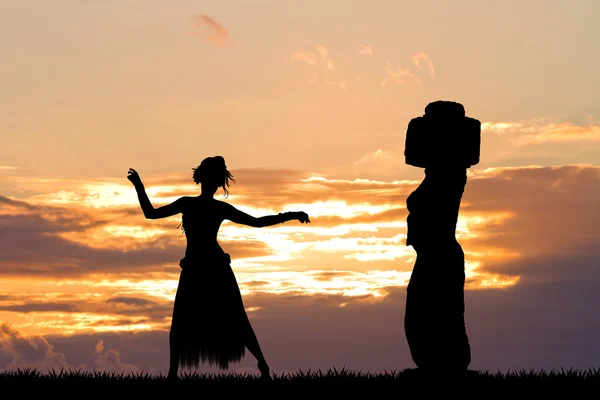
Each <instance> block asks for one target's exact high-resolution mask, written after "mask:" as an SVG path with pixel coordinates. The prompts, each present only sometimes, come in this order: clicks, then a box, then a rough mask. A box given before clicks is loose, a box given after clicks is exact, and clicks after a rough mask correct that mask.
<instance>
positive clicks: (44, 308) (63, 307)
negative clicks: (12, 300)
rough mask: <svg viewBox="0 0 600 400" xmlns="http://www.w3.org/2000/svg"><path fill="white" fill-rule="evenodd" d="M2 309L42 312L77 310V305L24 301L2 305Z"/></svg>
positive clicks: (0, 307) (20, 311)
mask: <svg viewBox="0 0 600 400" xmlns="http://www.w3.org/2000/svg"><path fill="white" fill-rule="evenodd" d="M0 311H12V312H19V313H31V312H35V313H40V312H74V311H77V307H76V306H74V305H72V304H67V303H54V302H48V303H41V302H33V303H24V304H14V305H0Z"/></svg>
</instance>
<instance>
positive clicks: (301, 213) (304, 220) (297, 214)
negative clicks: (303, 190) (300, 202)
mask: <svg viewBox="0 0 600 400" xmlns="http://www.w3.org/2000/svg"><path fill="white" fill-rule="evenodd" d="M294 217H295V218H294V219H297V220H298V221H300V222H302V223H303V224H304V223H307V224H308V223H310V219H309V218H308V214H307V213H305V212H304V211H298V212H295V213H294Z"/></svg>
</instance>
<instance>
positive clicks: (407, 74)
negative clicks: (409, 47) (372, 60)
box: [381, 62, 421, 86]
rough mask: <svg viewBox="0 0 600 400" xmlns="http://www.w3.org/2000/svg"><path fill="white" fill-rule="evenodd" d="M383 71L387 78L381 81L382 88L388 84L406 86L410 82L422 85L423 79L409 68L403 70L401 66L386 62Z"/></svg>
mask: <svg viewBox="0 0 600 400" xmlns="http://www.w3.org/2000/svg"><path fill="white" fill-rule="evenodd" d="M383 70H384V72H385V77H384V78H383V80H382V81H381V86H385V85H386V84H387V83H388V82H392V83H395V84H397V85H404V84H406V83H408V82H415V83H421V79H420V78H419V77H418V76H416V75H415V74H413V73H412V72H411V71H410V69H408V68H402V67H400V66H399V65H396V64H392V63H390V62H386V63H385V67H384V69H383Z"/></svg>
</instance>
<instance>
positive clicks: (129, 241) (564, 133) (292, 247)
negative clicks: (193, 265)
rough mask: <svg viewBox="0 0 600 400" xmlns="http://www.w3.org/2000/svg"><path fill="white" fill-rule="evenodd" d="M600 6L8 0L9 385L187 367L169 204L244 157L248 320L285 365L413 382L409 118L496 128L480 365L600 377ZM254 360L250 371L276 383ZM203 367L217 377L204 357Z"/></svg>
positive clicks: (1, 66) (1, 327)
mask: <svg viewBox="0 0 600 400" xmlns="http://www.w3.org/2000/svg"><path fill="white" fill-rule="evenodd" d="M599 13H600V3H598V2H597V1H593V0H589V1H586V0H571V1H558V0H557V1H551V0H547V1H541V0H539V1H538V0H528V1H512V0H511V1H502V2H500V1H493V0H480V1H475V0H471V1H464V0H463V1H460V0H453V1H450V0H448V1H445V0H438V1H432V0H429V1H414V0H411V1H399V0H375V1H343V0H321V1H313V0H302V1H296V0H294V1H291V0H290V1H281V0H269V1H266V0H256V1H242V0H238V1H233V0H228V1H224V0H221V1H212V2H209V1H188V0H179V1H177V2H164V1H158V0H144V1H142V0H137V1H133V0H120V1H97V2H83V1H76V0H61V1H57V2H43V1H29V0H7V1H3V2H2V4H0V55H1V60H2V61H1V62H0V139H1V145H0V370H6V369H14V368H17V367H27V366H29V367H38V368H41V369H49V368H52V367H54V368H61V367H65V368H85V369H90V370H92V369H105V370H117V371H125V372H128V371H146V372H162V373H166V372H167V369H168V329H169V326H170V316H171V312H172V304H173V298H174V294H175V290H176V288H177V279H178V276H179V272H180V268H179V266H178V263H179V260H180V259H181V258H182V257H183V252H184V250H185V237H184V236H183V235H182V233H181V230H178V229H177V228H178V225H179V222H180V219H181V216H180V215H179V216H175V217H172V218H169V219H164V220H146V219H144V216H143V214H142V212H141V209H140V207H139V204H138V200H137V196H136V193H135V190H134V189H133V187H132V185H131V183H130V182H129V181H128V180H127V170H128V169H129V168H135V169H136V170H137V171H138V172H139V173H140V175H141V177H142V180H143V181H144V183H145V185H146V188H147V191H148V194H149V197H150V199H151V201H152V202H153V204H154V205H155V206H160V205H163V204H167V203H168V202H171V201H173V200H175V199H176V198H178V197H180V196H183V195H197V194H199V187H198V186H196V185H195V184H194V182H193V180H192V173H193V171H192V167H195V166H197V165H198V164H199V163H200V162H201V161H202V159H203V158H205V157H207V156H214V155H222V156H223V157H224V158H225V160H226V163H227V166H228V167H229V168H230V170H231V171H232V173H233V175H234V178H235V179H236V181H237V182H236V183H235V184H233V185H232V187H231V188H230V193H231V194H230V196H229V197H228V198H227V199H223V197H222V194H223V193H222V191H219V192H217V195H216V196H217V198H218V199H223V200H224V201H227V202H230V203H231V204H233V205H235V206H236V207H238V208H239V209H241V210H243V211H246V212H248V213H250V214H251V215H254V216H257V217H258V216H262V215H267V214H273V213H278V212H283V211H299V210H302V211H305V212H307V213H308V214H309V216H310V218H311V222H312V223H311V224H309V225H303V224H300V223H299V222H297V221H292V222H288V223H285V224H284V225H279V226H274V227H268V228H262V229H257V228H249V227H243V226H239V225H235V224H232V223H230V222H226V223H224V224H223V225H222V228H221V231H220V233H219V240H220V243H221V245H222V247H223V248H224V249H225V250H226V251H227V252H228V253H230V254H231V257H232V267H233V269H234V271H235V273H236V277H237V279H238V282H239V284H240V288H241V290H242V294H243V296H244V302H245V306H246V309H247V311H248V315H249V316H250V319H251V321H252V323H253V325H254V327H255V330H256V333H257V335H258V338H259V341H260V343H261V346H262V348H263V351H264V353H265V356H266V358H267V360H268V361H269V362H270V364H271V368H272V370H273V371H274V372H281V371H293V370H297V369H299V368H302V369H303V370H306V369H309V368H312V369H319V368H320V369H328V368H332V367H337V368H341V367H343V366H346V367H347V368H351V369H356V370H359V369H361V370H363V371H372V372H382V371H384V370H388V371H389V370H401V369H404V368H410V367H414V364H413V363H412V360H411V358H410V355H409V351H408V346H407V344H406V339H405V336H404V331H403V318H404V305H405V291H406V284H407V282H408V279H409V277H410V272H411V270H412V266H413V264H414V257H415V253H414V251H413V249H412V247H407V246H406V245H405V238H406V216H407V211H406V208H405V206H406V203H405V202H406V197H407V196H408V195H409V194H410V193H411V192H412V191H413V190H414V189H415V188H416V187H417V186H418V184H419V182H420V181H421V179H422V178H423V170H422V169H419V168H415V167H411V166H408V165H406V164H405V163H404V156H403V151H404V140H405V133H406V127H407V125H408V122H409V121H410V119H411V118H413V117H416V116H420V115H422V114H423V113H424V108H425V106H426V105H427V104H428V103H429V102H432V101H436V100H440V99H443V100H451V101H458V102H461V103H462V104H463V105H464V106H465V109H466V112H467V115H468V116H470V117H473V118H477V119H479V120H480V121H481V122H482V147H481V163H480V164H479V165H477V166H475V167H473V168H471V169H470V170H469V180H468V183H467V186H466V190H465V194H464V197H463V202H462V206H461V212H460V216H459V222H458V228H457V238H458V240H459V242H460V243H461V245H462V246H463V249H464V251H465V254H466V274H467V283H466V314H465V316H466V323H467V332H468V334H469V337H470V341H471V347H472V353H473V362H472V364H471V368H473V369H487V370H493V371H496V370H502V371H506V370H508V369H521V368H527V369H529V368H535V369H538V368H543V369H547V370H549V369H553V368H561V367H564V368H570V367H574V368H588V367H599V366H600V342H599V339H598V338H600V268H599V267H600V265H599V262H598V260H599V259H600V258H599V257H600V246H598V243H599V241H600V230H599V229H598V226H599V225H600V213H598V211H597V204H599V202H600V122H599V121H600V77H599V72H598V71H600V56H599V54H600V45H599V44H598V38H599V37H600V25H598V23H597V15H599ZM255 364H256V362H255V360H254V359H253V357H252V356H251V355H250V354H248V356H247V357H246V358H245V359H244V360H243V361H242V362H240V363H237V364H234V365H233V366H232V367H231V370H232V371H249V372H254V371H255V369H254V366H255ZM201 370H203V371H216V370H215V369H212V368H208V367H202V368H201Z"/></svg>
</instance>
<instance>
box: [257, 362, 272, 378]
mask: <svg viewBox="0 0 600 400" xmlns="http://www.w3.org/2000/svg"><path fill="white" fill-rule="evenodd" d="M257 366H258V370H259V371H260V378H261V379H263V380H268V381H270V380H272V378H271V373H270V371H269V365H268V364H267V362H266V361H259V362H258V365H257Z"/></svg>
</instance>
